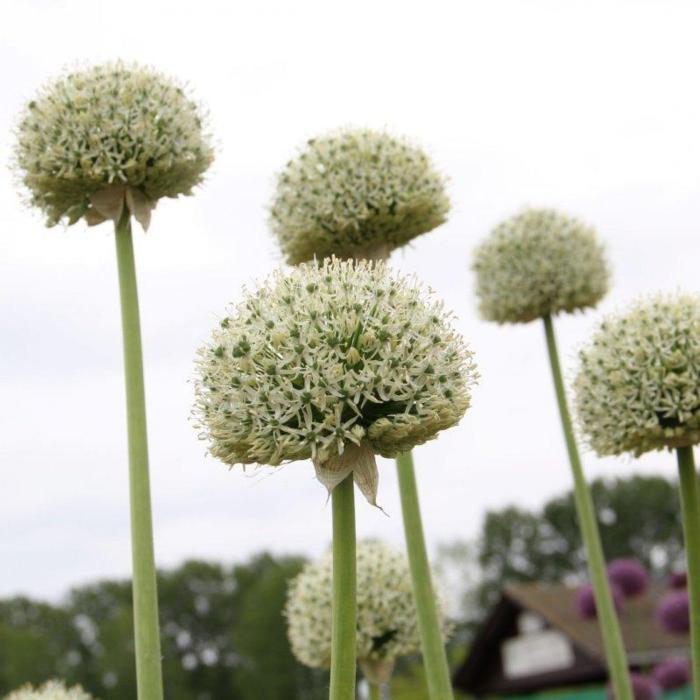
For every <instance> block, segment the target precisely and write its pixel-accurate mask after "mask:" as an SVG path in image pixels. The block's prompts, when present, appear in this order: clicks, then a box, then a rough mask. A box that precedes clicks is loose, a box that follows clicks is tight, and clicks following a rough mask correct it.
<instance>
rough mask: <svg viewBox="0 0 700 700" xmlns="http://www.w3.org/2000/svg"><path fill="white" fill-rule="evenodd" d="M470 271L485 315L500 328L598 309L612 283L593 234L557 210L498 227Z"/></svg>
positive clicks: (535, 211)
mask: <svg viewBox="0 0 700 700" xmlns="http://www.w3.org/2000/svg"><path fill="white" fill-rule="evenodd" d="M472 268H473V270H474V271H475V272H476V294H477V297H478V299H479V310H480V312H481V315H482V316H483V318H485V319H486V320H489V321H496V322H498V323H527V322H529V321H532V320H534V319H536V318H541V317H543V316H547V315H550V314H551V315H554V314H557V313H560V312H562V311H565V312H572V311H575V310H577V309H583V308H586V307H589V306H595V305H596V304H597V303H598V302H599V301H600V299H601V298H602V297H603V296H604V295H605V293H606V292H607V291H608V283H609V278H610V272H609V270H608V265H607V263H606V260H605V256H604V253H603V248H602V246H601V244H600V243H599V242H598V239H597V237H596V234H595V231H594V230H593V228H591V227H590V226H587V225H585V224H583V223H581V222H580V221H578V220H577V219H573V218H570V217H568V216H565V215H564V214H561V213H559V212H558V211H556V210H554V209H526V210H525V211H523V212H521V213H520V214H518V215H517V216H514V217H512V218H510V219H508V220H506V221H504V222H503V223H501V224H499V225H498V226H496V227H495V228H494V229H493V231H492V232H491V234H490V235H489V236H488V237H487V238H486V239H485V240H484V241H483V242H482V243H481V244H480V245H479V246H478V247H477V248H476V250H475V251H474V259H473V263H472Z"/></svg>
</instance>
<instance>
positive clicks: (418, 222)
mask: <svg viewBox="0 0 700 700" xmlns="http://www.w3.org/2000/svg"><path fill="white" fill-rule="evenodd" d="M449 208H450V202H449V199H448V198H447V195H446V194H445V178H444V177H443V176H442V175H441V174H440V173H438V172H437V171H436V170H435V169H434V167H433V164H432V163H431V161H430V159H429V158H428V156H427V155H426V154H425V153H424V152H423V151H422V150H421V149H420V148H417V147H416V146H414V145H412V144H411V143H409V142H408V141H405V140H404V139H399V138H394V137H392V136H389V135H388V134H386V133H383V132H377V131H371V130H369V129H357V130H343V131H338V132H335V133H331V134H329V135H328V136H324V137H321V138H316V139H311V140H310V141H308V142H307V144H306V148H305V149H304V150H303V151H302V152H301V154H300V155H299V156H298V157H297V158H296V159H294V160H291V161H290V162H289V163H287V165H286V167H285V169H284V170H283V171H282V173H281V174H280V175H279V177H278V181H277V190H276V192H275V195H274V197H273V201H272V203H271V206H270V228H271V229H272V231H273V233H274V234H275V235H276V236H277V238H278V239H279V242H280V245H281V247H282V251H283V253H284V255H285V257H286V258H287V261H288V262H289V263H290V264H292V265H296V264H298V263H300V262H304V261H305V260H311V259H313V258H314V257H318V258H323V257H326V256H330V255H337V256H339V257H341V258H363V257H367V258H369V257H375V258H381V257H387V256H388V254H389V253H390V252H391V251H392V250H393V249H394V248H397V247H399V246H402V245H404V244H405V243H407V242H408V241H410V240H411V239H412V238H415V237H416V236H418V235H420V234H421V233H426V232H427V231H431V230H432V229H434V228H435V227H436V226H439V225H440V224H442V223H443V222H444V221H445V220H446V218H447V212H448V211H449Z"/></svg>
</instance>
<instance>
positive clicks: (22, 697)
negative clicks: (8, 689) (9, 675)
mask: <svg viewBox="0 0 700 700" xmlns="http://www.w3.org/2000/svg"><path fill="white" fill-rule="evenodd" d="M5 700H92V696H91V695H88V694H87V693H86V692H85V691H84V690H83V689H82V688H81V687H80V686H79V685H76V686H74V687H73V688H66V686H65V685H64V684H63V683H62V682H60V681H55V680H54V681H48V682H47V683H44V685H42V686H40V687H37V688H34V687H32V686H31V685H25V686H23V687H22V688H19V689H18V690H15V691H13V692H12V693H10V694H9V695H7V696H6V697H5Z"/></svg>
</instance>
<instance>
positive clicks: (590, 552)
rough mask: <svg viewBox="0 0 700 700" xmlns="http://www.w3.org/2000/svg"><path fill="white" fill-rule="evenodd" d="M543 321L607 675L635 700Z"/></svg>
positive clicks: (549, 327) (620, 695) (620, 697)
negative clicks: (606, 665)
mask: <svg viewBox="0 0 700 700" xmlns="http://www.w3.org/2000/svg"><path fill="white" fill-rule="evenodd" d="M543 321H544V329H545V337H546V339H547V350H548V352H549V361H550V364H551V368H552V378H553V380H554V389H555V392H556V395H557V403H558V405H559V415H560V417H561V423H562V429H563V431H564V439H565V441H566V449H567V451H568V453H569V462H570V463H571V471H572V473H573V477H574V501H575V503H576V513H577V515H578V521H579V529H580V530H581V537H582V539H583V544H584V547H585V549H586V558H587V560H588V572H589V575H590V577H591V585H592V586H593V592H594V595H595V602H596V610H597V614H598V623H599V625H600V630H601V634H602V637H603V646H604V648H605V657H606V659H607V664H608V673H609V675H610V679H611V681H612V686H613V689H614V692H615V700H633V694H632V682H631V680H630V675H629V669H628V667H627V658H626V656H625V648H624V644H623V641H622V632H621V631H620V623H619V622H618V619H617V613H616V612H615V605H614V603H613V598H612V594H611V592H610V584H609V582H608V576H607V571H606V569H605V557H604V555H603V546H602V544H601V541H600V532H599V530H598V523H597V521H596V516H595V509H594V506H593V499H592V498H591V492H590V489H589V488H588V484H587V483H586V478H585V476H584V474H583V467H582V466H581V458H580V457H579V454H578V448H577V446H576V439H575V437H574V430H573V426H572V424H571V416H570V414H569V407H568V405H567V402H566V391H565V389H564V380H563V378H562V374H561V367H560V364H559V353H558V351H557V343H556V338H555V335H554V326H553V324H552V317H551V316H544V317H543Z"/></svg>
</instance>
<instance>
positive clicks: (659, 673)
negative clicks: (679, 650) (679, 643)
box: [652, 658, 691, 690]
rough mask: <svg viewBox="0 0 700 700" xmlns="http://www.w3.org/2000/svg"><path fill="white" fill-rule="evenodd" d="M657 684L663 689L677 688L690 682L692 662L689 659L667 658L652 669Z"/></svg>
mask: <svg viewBox="0 0 700 700" xmlns="http://www.w3.org/2000/svg"><path fill="white" fill-rule="evenodd" d="M652 676H653V678H654V680H655V681H656V684H657V685H658V686H659V687H660V688H662V689H663V690H675V689H676V688H682V687H683V686H686V685H688V683H690V679H691V675H690V662H689V661H688V659H682V658H673V659H666V660H665V661H662V662H661V663H659V664H657V665H656V666H655V667H654V670H653V671H652Z"/></svg>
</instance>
